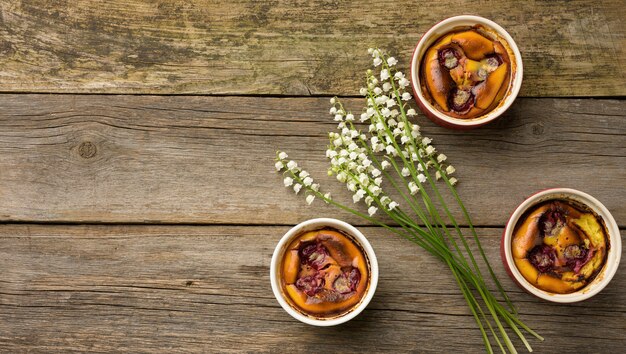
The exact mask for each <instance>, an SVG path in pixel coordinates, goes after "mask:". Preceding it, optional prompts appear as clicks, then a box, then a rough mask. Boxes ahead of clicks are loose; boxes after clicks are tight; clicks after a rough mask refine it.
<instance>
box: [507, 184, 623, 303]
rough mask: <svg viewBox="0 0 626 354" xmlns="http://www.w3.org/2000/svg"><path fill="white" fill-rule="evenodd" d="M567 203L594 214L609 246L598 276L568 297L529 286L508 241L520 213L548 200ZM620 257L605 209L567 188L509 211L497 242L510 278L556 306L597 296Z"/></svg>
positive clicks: (619, 241) (613, 227) (619, 246)
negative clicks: (581, 207) (509, 213)
mask: <svg viewBox="0 0 626 354" xmlns="http://www.w3.org/2000/svg"><path fill="white" fill-rule="evenodd" d="M555 199H560V200H566V201H567V200H570V201H573V202H574V203H579V204H583V205H585V206H587V207H588V208H589V209H591V210H592V211H593V212H594V213H595V214H596V215H598V216H599V217H600V218H602V220H603V221H604V224H605V226H606V231H607V232H608V238H609V247H608V252H607V259H606V263H605V265H604V267H603V268H602V270H601V271H600V273H599V274H598V275H597V276H596V277H595V278H594V279H593V280H592V281H591V283H589V284H588V285H587V286H585V287H584V288H582V289H580V290H578V291H576V292H574V293H571V294H555V293H551V292H548V291H544V290H541V289H539V288H536V287H535V286H533V285H532V284H531V283H529V282H528V281H527V280H526V279H525V278H524V276H523V275H522V274H521V273H520V271H519V270H518V269H517V267H516V266H515V262H514V260H513V255H512V250H511V242H512V239H513V231H514V229H515V226H516V225H517V222H518V220H519V219H520V217H522V215H524V213H526V212H527V211H528V210H530V209H532V208H533V207H534V206H536V205H538V204H540V203H543V202H545V201H548V200H555ZM621 254H622V239H621V236H620V232H619V227H618V226H617V223H616V222H615V219H614V218H613V216H612V215H611V213H610V212H609V210H608V209H607V208H606V207H605V206H604V205H603V204H602V203H600V202H599V201H598V200H597V199H596V198H594V197H592V196H590V195H589V194H587V193H583V192H581V191H578V190H575V189H570V188H553V189H547V190H544V191H541V192H538V193H536V194H534V195H532V196H531V197H529V198H528V199H526V200H525V201H524V202H523V203H522V204H520V205H519V206H518V207H517V209H515V211H514V212H513V214H512V215H511V217H510V218H509V221H508V222H507V224H506V227H505V229H504V232H503V233H502V241H501V243H500V255H501V257H502V262H503V263H504V267H505V268H506V270H507V272H508V273H509V275H510V276H511V278H512V279H513V280H514V281H515V282H516V283H517V284H518V285H519V286H520V287H521V288H522V289H524V290H525V291H527V292H528V293H530V294H532V295H534V296H536V297H539V298H541V299H544V300H548V301H552V302H560V303H571V302H578V301H582V300H586V299H588V298H590V297H592V296H594V295H596V294H597V293H599V292H600V291H601V290H602V289H604V287H605V286H606V285H607V284H608V283H609V282H610V281H611V279H612V278H613V275H615V272H616V271H617V267H618V266H619V261H620V257H621Z"/></svg>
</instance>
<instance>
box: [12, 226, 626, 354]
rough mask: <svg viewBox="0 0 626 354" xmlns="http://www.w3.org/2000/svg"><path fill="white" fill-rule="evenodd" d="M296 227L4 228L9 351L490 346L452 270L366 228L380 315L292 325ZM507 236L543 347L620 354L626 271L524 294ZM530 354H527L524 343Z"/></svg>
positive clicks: (493, 256) (525, 313)
mask: <svg viewBox="0 0 626 354" xmlns="http://www.w3.org/2000/svg"><path fill="white" fill-rule="evenodd" d="M286 230H287V227H224V226H139V225H137V226H110V225H109V226H62V225H48V226H45V225H1V226H0V269H2V277H1V279H0V347H1V348H2V351H7V352H25V351H33V352H49V351H67V350H76V351H95V352H112V351H120V350H128V349H132V351H134V352H155V351H158V352H163V351H166V352H189V351H194V352H196V351H207V350H210V351H219V352H231V351H237V352H239V351H246V352H257V351H272V352H276V351H278V352H311V351H315V352H363V350H364V348H367V349H368V350H375V351H377V352H378V351H383V352H399V351H419V352H480V351H482V349H481V348H482V342H481V339H480V336H479V331H478V329H477V328H476V325H475V323H474V322H473V319H472V317H471V315H470V313H469V310H468V309H467V307H466V305H465V304H464V300H463V297H462V296H461V295H460V294H459V292H458V290H457V287H456V285H455V282H454V279H453V278H452V276H451V275H450V274H448V271H447V270H446V269H445V267H444V266H443V265H442V264H439V263H438V261H436V260H435V259H433V258H432V257H431V256H430V255H428V254H426V253H425V252H424V251H422V250H421V249H419V248H418V247H417V246H415V245H413V244H410V243H409V242H408V241H405V240H403V239H401V238H399V237H395V236H393V235H390V234H387V233H386V232H384V231H383V230H382V229H380V228H373V227H364V228H362V231H363V232H364V233H365V234H366V236H367V237H368V238H369V239H370V241H371V243H372V246H373V247H374V249H375V251H376V253H377V256H378V259H379V265H380V274H381V278H380V282H379V288H378V291H377V293H376V296H375V297H374V299H373V300H372V303H371V304H370V306H369V307H368V309H367V310H366V311H365V312H364V313H363V314H361V315H360V316H358V317H357V318H356V319H355V320H353V321H351V322H350V323H348V324H346V325H342V326H339V327H335V328H313V327H309V326H306V325H303V324H300V323H299V322H297V321H296V320H293V319H291V317H289V315H287V314H286V313H285V312H284V311H283V310H282V309H281V308H280V307H279V305H278V303H277V302H276V300H275V299H274V298H273V295H272V292H271V289H270V284H269V279H268V278H269V269H268V266H269V261H270V257H271V254H272V251H273V248H274V246H275V244H276V242H277V241H278V239H279V238H280V236H281V235H282V234H283V233H284V232H285V231H286ZM501 231H502V230H501V229H499V228H492V229H479V234H480V235H481V237H482V239H483V245H484V246H485V248H486V252H487V255H488V257H489V259H490V260H491V261H492V263H493V265H494V267H495V270H496V272H497V274H498V276H499V277H500V279H501V280H502V282H503V285H504V286H505V287H506V288H507V290H508V291H509V293H510V294H511V296H512V298H513V301H514V302H515V303H516V304H517V306H518V309H519V311H520V313H521V318H522V319H523V320H524V321H525V322H526V323H527V324H529V325H530V326H531V327H532V328H534V329H536V330H537V331H539V332H540V333H541V334H542V335H543V336H545V337H546V342H545V343H541V342H539V341H536V340H531V341H530V342H531V344H532V345H533V346H534V348H535V350H536V351H537V352H539V353H551V352H554V353H557V352H561V353H562V352H579V351H581V350H582V351H591V352H605V353H609V352H610V353H613V352H620V351H621V350H622V349H623V347H624V345H626V338H624V336H623V333H624V330H626V273H624V272H618V274H617V275H616V277H615V278H614V279H613V281H612V282H611V284H609V286H608V287H607V288H606V289H605V290H604V291H603V292H602V293H600V294H599V295H597V296H596V297H594V298H593V299H590V300H588V301H586V302H584V303H578V304H572V305H556V304H552V303H548V302H545V301H542V300H539V299H536V298H534V297H532V296H531V295H528V294H526V293H523V292H522V291H521V290H520V289H518V288H517V287H516V286H515V285H514V284H513V282H512V281H511V280H510V279H509V278H508V277H507V276H506V275H505V273H504V270H503V267H502V265H501V263H500V260H499V255H498V247H499V245H498V243H499V235H500V234H501ZM515 343H516V346H517V347H518V349H520V352H522V351H523V347H522V345H521V343H520V342H519V341H516V342H515Z"/></svg>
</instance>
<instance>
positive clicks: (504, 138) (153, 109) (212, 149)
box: [0, 95, 626, 225]
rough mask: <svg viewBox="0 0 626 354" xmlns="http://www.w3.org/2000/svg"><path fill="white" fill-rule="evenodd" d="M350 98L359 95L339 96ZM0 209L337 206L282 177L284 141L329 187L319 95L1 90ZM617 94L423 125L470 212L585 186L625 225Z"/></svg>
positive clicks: (533, 102)
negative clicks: (479, 120)
mask: <svg viewBox="0 0 626 354" xmlns="http://www.w3.org/2000/svg"><path fill="white" fill-rule="evenodd" d="M346 105H347V106H348V107H350V108H353V109H355V110H358V109H359V107H360V106H361V100H360V99H351V100H347V101H346ZM0 106H1V107H3V110H2V111H1V112H0V220H4V221H27V222H28V221H35V222H37V221H55V222H165V223H229V224H295V223H297V222H299V221H300V220H303V219H305V218H310V217H315V216H324V215H326V216H332V215H337V216H339V217H341V218H345V219H347V220H350V221H353V222H357V223H360V222H362V221H360V220H359V219H356V218H355V217H351V216H349V215H346V213H338V214H337V210H335V209H333V208H331V207H328V206H326V205H323V203H314V204H313V205H312V206H310V207H308V206H306V203H304V198H303V197H302V196H301V195H300V196H296V195H294V194H293V193H292V192H289V190H287V189H285V188H284V187H283V186H282V178H281V176H280V175H277V174H276V173H275V171H274V162H273V158H274V156H275V152H276V150H277V149H284V150H286V151H288V152H289V153H290V155H291V157H293V158H295V159H297V160H298V161H299V162H300V164H301V165H302V166H304V168H305V169H307V170H309V172H310V173H311V174H312V175H313V176H314V177H316V178H318V179H319V180H320V181H321V182H322V183H323V187H324V188H326V190H328V191H331V192H332V193H333V195H334V196H335V197H336V199H337V200H343V201H345V202H348V203H349V204H351V205H352V202H351V198H350V195H349V194H348V192H347V191H346V190H345V188H343V187H341V185H339V184H338V183H337V182H336V181H334V179H333V178H331V177H327V176H326V168H327V162H326V159H325V157H324V150H325V148H326V144H327V141H328V140H327V138H326V137H325V134H326V132H327V131H329V130H332V129H334V127H335V123H334V122H333V121H332V117H330V116H329V115H328V114H327V112H328V111H327V109H328V101H327V99H325V98H324V99H322V98H299V99H284V98H238V97H163V96H151V97H146V96H81V95H78V96H75V95H56V96H54V95H52V96H49V95H1V96H0ZM625 110H626V101H619V100H576V99H521V100H519V101H518V102H517V103H516V104H515V105H514V107H513V108H512V110H511V111H510V112H509V113H508V114H507V115H506V116H505V117H504V118H503V119H502V120H500V121H499V122H496V123H495V124H492V125H490V126H488V127H485V128H482V129H479V130H475V131H472V132H465V133H459V132H453V131H450V130H446V129H442V128H439V127H436V126H435V125H434V124H432V123H430V122H429V121H427V120H426V119H425V118H424V117H422V116H419V117H418V121H419V122H420V123H422V124H423V131H424V133H425V135H427V136H430V137H432V138H433V139H434V142H435V146H436V147H437V148H438V149H439V150H440V151H442V152H445V153H446V154H447V155H448V157H449V161H450V162H451V163H453V164H454V165H455V166H456V168H457V173H458V178H459V179H460V181H461V183H460V185H459V191H460V193H461V196H462V197H463V199H464V200H465V202H466V204H467V206H468V208H469V210H470V211H471V213H472V214H473V216H474V221H475V222H476V223H477V224H479V225H504V222H505V221H506V219H507V218H508V216H509V215H510V213H511V212H512V210H513V209H514V208H515V207H516V206H517V205H518V204H519V203H520V202H521V200H522V199H523V198H524V197H525V196H528V195H530V194H532V193H534V192H535V191H537V190H540V189H543V188H548V187H554V186H567V187H572V188H578V189H581V190H584V191H587V192H589V193H591V194H592V195H594V196H596V197H597V198H598V199H600V200H601V201H602V202H604V203H605V204H606V206H607V207H608V208H609V210H611V211H612V212H613V214H614V216H615V218H616V219H617V220H618V222H619V223H620V225H626V224H624V223H626V205H624V203H623V200H624V197H625V195H624V185H626V169H624V166H626V119H624V111H625Z"/></svg>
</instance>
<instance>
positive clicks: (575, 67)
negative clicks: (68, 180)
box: [0, 0, 626, 96]
mask: <svg viewBox="0 0 626 354" xmlns="http://www.w3.org/2000/svg"><path fill="white" fill-rule="evenodd" d="M468 10H469V12H471V13H473V14H477V15H482V16H484V17H487V18H491V19H493V20H495V21H496V22H498V23H500V24H501V25H502V26H504V27H505V28H506V29H507V30H508V31H509V32H510V33H511V35H512V36H513V37H514V38H515V40H516V41H517V43H518V45H519V46H520V50H521V52H522V55H523V59H524V62H525V79H524V86H523V88H522V92H521V94H522V95H525V96H612V95H626V86H624V84H623V82H624V79H625V77H626V75H625V73H626V69H625V67H624V65H623V64H622V62H623V61H622V60H620V58H623V57H624V55H625V54H626V53H625V52H624V48H625V47H626V41H625V36H626V26H625V25H624V21H623V19H624V17H626V13H625V10H624V6H623V2H622V1H620V0H610V1H590V0H576V1H556V2H555V1H551V2H549V3H536V2H515V1H505V0H498V1H490V2H489V3H488V4H483V5H478V6H477V5H476V4H475V3H473V2H467V1H454V2H436V1H417V2H416V1H411V0H402V1H396V2H394V3H393V5H390V4H388V3H385V2H381V1H347V2H334V1H326V0H314V1H296V2H294V1H285V0H281V1H271V2H267V1H263V2H255V1H252V2H251V1H242V0H228V1H223V0H220V1H214V0H193V1H174V0H154V1H148V2H146V1H129V0H115V1H102V0H100V1H93V0H79V1H50V0H6V1H2V3H1V4H0V68H2V69H0V91H5V92H6V91H10V92H15V91H20V92H74V93H76V92H100V93H103V92H107V93H155V94H156V93H158V94H163V93H166V94H169V93H200V94H218V93H238V94H241V93H244V94H259V93H261V94H287V95H311V94H332V95H334V94H356V93H357V92H358V89H359V85H360V82H358V79H357V78H360V77H362V76H363V71H364V70H365V69H367V67H368V66H369V63H368V59H367V55H366V49H367V48H368V47H370V46H380V47H382V48H386V49H388V50H389V51H390V52H391V53H393V54H394V55H397V56H398V57H399V58H400V60H401V67H402V68H405V69H406V68H408V65H409V63H408V60H409V58H410V55H411V53H412V50H413V48H414V47H415V45H416V43H417V41H418V40H419V38H420V36H421V35H422V34H423V33H424V32H425V31H426V30H428V28H430V27H431V26H432V25H433V24H435V23H437V22H439V21H441V20H443V19H444V18H447V17H450V16H454V15H458V14H461V13H468Z"/></svg>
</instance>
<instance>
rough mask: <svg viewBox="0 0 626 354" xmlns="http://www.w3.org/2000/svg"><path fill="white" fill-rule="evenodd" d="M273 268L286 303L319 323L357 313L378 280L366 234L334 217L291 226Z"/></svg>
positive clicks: (302, 318)
mask: <svg viewBox="0 0 626 354" xmlns="http://www.w3.org/2000/svg"><path fill="white" fill-rule="evenodd" d="M270 273H271V274H270V278H271V283H272V289H273V291H274V294H275V296H276V298H277V300H278V302H279V303H280V304H281V306H282V307H283V308H284V309H285V310H286V311H287V312H288V313H289V314H290V315H292V316H293V317H295V318H296V319H298V320H300V321H302V322H305V323H308V324H312V325H317V326H332V325H336V324H339V323H343V322H345V321H348V320H350V319H351V318H353V317H354V316H356V315H357V314H358V313H359V312H361V311H362V310H363V309H364V308H365V306H367V304H368V303H369V301H370V300H371V298H372V296H373V294H374V292H375V290H376V285H377V283H378V264H377V261H376V256H375V255H374V252H373V250H372V248H371V246H370V244H369V242H368V241H367V239H366V238H365V236H363V234H361V233H360V232H359V231H358V230H357V229H356V228H354V227H352V226H351V225H349V224H346V223H344V222H342V221H339V220H335V219H313V220H309V221H306V222H304V223H301V224H299V225H297V226H295V227H294V228H292V229H291V230H289V231H288V232H287V233H286V234H285V236H283V238H282V239H281V241H280V242H279V244H278V245H277V246H276V250H275V252H274V255H273V257H272V264H271V268H270Z"/></svg>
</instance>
